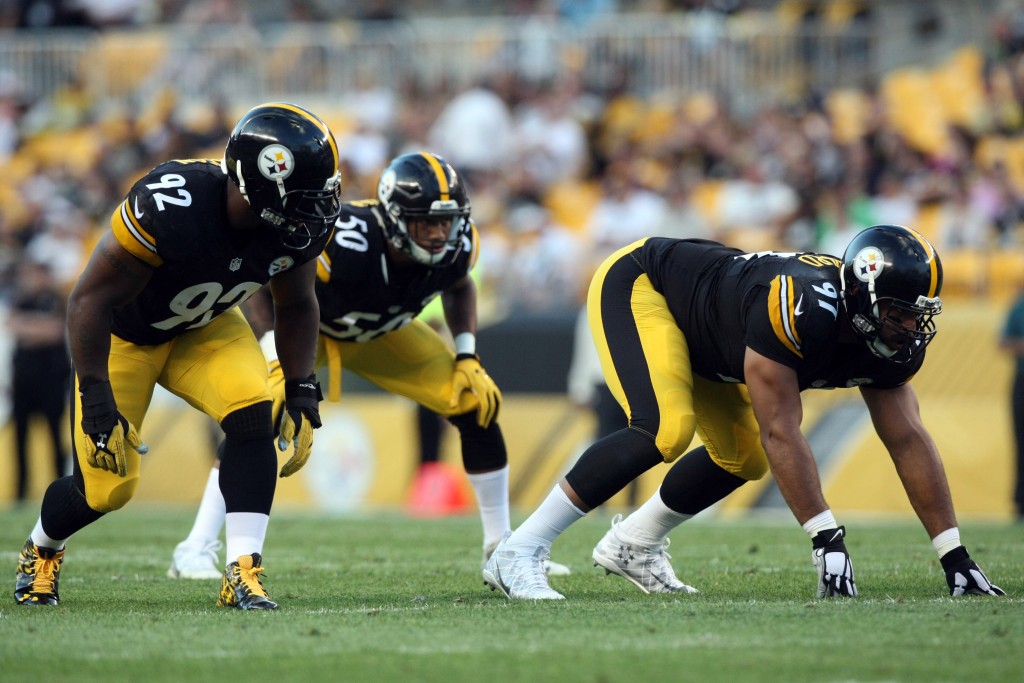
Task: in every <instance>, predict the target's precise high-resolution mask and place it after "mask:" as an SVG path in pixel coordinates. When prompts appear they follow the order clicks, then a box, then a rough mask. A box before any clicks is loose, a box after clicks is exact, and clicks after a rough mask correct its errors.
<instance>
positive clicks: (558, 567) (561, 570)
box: [480, 540, 572, 576]
mask: <svg viewBox="0 0 1024 683" xmlns="http://www.w3.org/2000/svg"><path fill="white" fill-rule="evenodd" d="M499 543H501V541H500V540H497V541H495V542H494V543H488V544H487V545H485V546H484V561H483V562H482V563H481V564H480V566H481V567H485V566H487V560H489V559H491V555H492V554H493V553H494V549H495V548H497V547H498V544H499ZM544 573H545V574H547V575H548V576H569V575H570V574H572V570H571V569H569V567H567V566H566V565H564V564H561V563H558V562H555V561H554V560H551V559H546V560H544Z"/></svg>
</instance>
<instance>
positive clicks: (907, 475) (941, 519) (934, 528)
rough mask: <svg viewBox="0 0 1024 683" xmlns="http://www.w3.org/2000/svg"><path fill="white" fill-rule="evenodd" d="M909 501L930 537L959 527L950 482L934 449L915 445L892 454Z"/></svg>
mask: <svg viewBox="0 0 1024 683" xmlns="http://www.w3.org/2000/svg"><path fill="white" fill-rule="evenodd" d="M890 455H891V456H892V461H893V464H894V465H895V466H896V472H897V474H899V477H900V481H901V482H903V488H904V490H905V491H906V492H907V499H908V500H909V501H910V505H911V506H912V507H913V508H914V512H916V513H917V517H918V519H920V520H921V523H922V524H923V525H924V528H925V529H926V530H927V531H928V537H929V538H934V537H935V536H936V535H937V534H939V533H941V532H943V531H945V530H946V529H950V528H952V527H955V526H957V522H956V514H955V512H954V510H953V499H952V496H951V495H950V492H949V482H948V480H947V479H946V471H945V469H944V468H943V466H942V461H941V460H940V459H939V455H938V453H937V452H936V451H935V448H934V446H933V445H930V444H928V443H914V444H910V445H908V446H906V447H903V448H900V449H897V450H894V451H891V452H890Z"/></svg>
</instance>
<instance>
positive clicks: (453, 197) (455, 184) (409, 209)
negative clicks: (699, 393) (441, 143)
mask: <svg viewBox="0 0 1024 683" xmlns="http://www.w3.org/2000/svg"><path fill="white" fill-rule="evenodd" d="M377 199H379V200H380V203H381V206H382V207H383V209H384V212H385V214H386V215H387V219H386V220H385V221H384V222H385V228H384V230H385V233H386V236H387V238H388V240H389V241H390V242H391V244H392V245H394V247H395V248H396V249H398V250H399V251H401V252H403V253H405V254H407V255H408V256H410V257H411V258H412V259H413V260H414V261H416V262H417V263H422V264H423V265H425V266H431V267H440V266H446V265H449V264H451V263H453V262H454V261H455V259H456V257H458V255H459V254H460V253H461V252H462V241H461V238H460V236H459V232H460V230H461V228H462V226H463V224H464V223H465V221H467V220H469V210H470V207H469V197H468V195H467V194H466V186H465V184H464V183H463V181H462V177H461V176H460V175H459V174H458V173H456V172H455V169H454V168H452V166H451V164H449V163H448V162H447V161H445V160H444V159H443V158H441V157H440V156H438V155H437V154H431V153H430V152H418V153H415V154H403V155H402V156H399V157H396V158H394V159H392V160H391V163H390V164H388V167H387V168H385V169H384V172H383V173H381V176H380V182H379V183H377ZM411 218H440V219H444V220H447V221H448V226H447V227H448V229H447V232H446V235H447V237H446V238H445V240H444V249H442V250H441V251H438V252H436V253H435V252H433V251H430V250H428V249H424V248H423V247H422V246H421V245H419V244H417V243H416V241H415V240H413V239H412V236H411V235H410V234H409V226H408V223H407V221H408V220H409V219H411ZM437 246H438V247H440V246H441V245H440V244H439V245H437Z"/></svg>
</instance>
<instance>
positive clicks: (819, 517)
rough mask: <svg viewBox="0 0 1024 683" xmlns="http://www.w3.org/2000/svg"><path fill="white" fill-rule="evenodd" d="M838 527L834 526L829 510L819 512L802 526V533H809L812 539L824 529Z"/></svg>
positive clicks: (834, 522)
mask: <svg viewBox="0 0 1024 683" xmlns="http://www.w3.org/2000/svg"><path fill="white" fill-rule="evenodd" d="M838 526H839V525H838V524H836V518H835V517H833V516H832V511H831V510H825V511H824V512H819V513H818V514H816V515H814V516H813V517H811V518H810V519H809V520H807V521H806V522H804V524H803V527H804V531H806V532H807V533H809V534H810V535H811V538H814V536H815V535H816V534H817V533H818V532H819V531H824V530H825V529H835V528H836V527H838Z"/></svg>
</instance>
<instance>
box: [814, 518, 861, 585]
mask: <svg viewBox="0 0 1024 683" xmlns="http://www.w3.org/2000/svg"><path fill="white" fill-rule="evenodd" d="M845 537H846V527H842V526H841V527H838V528H835V529H825V530H824V531H819V532H818V533H817V534H816V535H815V536H814V538H813V539H811V544H812V546H813V547H814V550H813V551H812V553H811V559H813V560H814V567H815V569H817V570H818V597H819V598H832V597H837V596H839V597H846V598H853V597H856V596H857V584H856V582H854V580H853V563H852V562H851V561H850V553H849V552H847V550H846V544H845V543H844V542H843V538H845Z"/></svg>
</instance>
